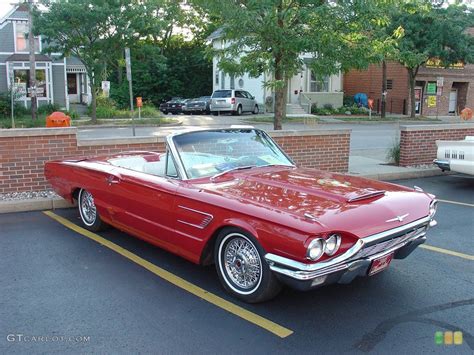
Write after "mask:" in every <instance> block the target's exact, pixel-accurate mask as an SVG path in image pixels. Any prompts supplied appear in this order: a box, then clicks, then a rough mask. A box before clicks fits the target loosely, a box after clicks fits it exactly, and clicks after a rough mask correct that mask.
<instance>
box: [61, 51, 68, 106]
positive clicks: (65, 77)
mask: <svg viewBox="0 0 474 355" xmlns="http://www.w3.org/2000/svg"><path fill="white" fill-rule="evenodd" d="M62 65H64V97H65V98H66V110H67V111H69V95H68V92H67V74H66V58H63V64H62Z"/></svg>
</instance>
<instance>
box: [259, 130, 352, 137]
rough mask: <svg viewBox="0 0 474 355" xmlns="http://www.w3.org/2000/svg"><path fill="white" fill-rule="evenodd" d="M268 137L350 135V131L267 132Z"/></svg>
mask: <svg viewBox="0 0 474 355" xmlns="http://www.w3.org/2000/svg"><path fill="white" fill-rule="evenodd" d="M267 133H268V134H269V135H270V137H295V136H332V135H335V134H350V133H351V130H350V129H312V130H301V131H297V130H286V131H267Z"/></svg>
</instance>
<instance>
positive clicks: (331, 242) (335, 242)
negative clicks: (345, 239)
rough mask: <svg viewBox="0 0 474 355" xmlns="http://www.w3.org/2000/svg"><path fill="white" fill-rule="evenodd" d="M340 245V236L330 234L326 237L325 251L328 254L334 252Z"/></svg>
mask: <svg viewBox="0 0 474 355" xmlns="http://www.w3.org/2000/svg"><path fill="white" fill-rule="evenodd" d="M340 246H341V236H340V235H339V234H332V235H331V236H330V237H329V238H328V239H326V247H325V249H324V251H325V253H326V254H327V255H329V256H331V255H334V254H336V252H337V250H338V249H339V247H340Z"/></svg>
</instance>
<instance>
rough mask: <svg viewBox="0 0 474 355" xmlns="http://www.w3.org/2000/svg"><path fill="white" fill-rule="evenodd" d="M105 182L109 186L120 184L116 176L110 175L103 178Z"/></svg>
mask: <svg viewBox="0 0 474 355" xmlns="http://www.w3.org/2000/svg"><path fill="white" fill-rule="evenodd" d="M105 181H107V183H108V184H109V186H110V185H112V184H118V183H119V182H120V179H119V178H118V177H116V176H113V175H110V176H107V177H106V178H105Z"/></svg>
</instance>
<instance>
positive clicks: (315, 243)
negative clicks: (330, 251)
mask: <svg viewBox="0 0 474 355" xmlns="http://www.w3.org/2000/svg"><path fill="white" fill-rule="evenodd" d="M325 244H326V243H325V241H324V239H321V238H317V239H313V240H312V241H311V243H309V246H308V251H307V252H306V257H307V258H308V259H311V260H318V259H319V258H320V257H321V255H323V253H324V248H325Z"/></svg>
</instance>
